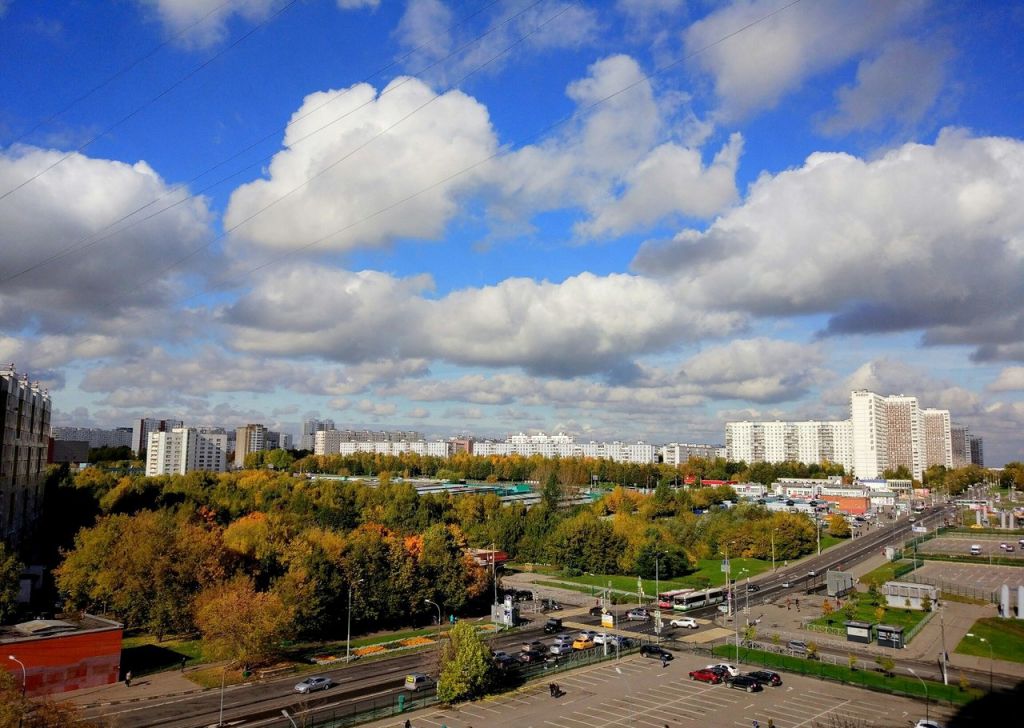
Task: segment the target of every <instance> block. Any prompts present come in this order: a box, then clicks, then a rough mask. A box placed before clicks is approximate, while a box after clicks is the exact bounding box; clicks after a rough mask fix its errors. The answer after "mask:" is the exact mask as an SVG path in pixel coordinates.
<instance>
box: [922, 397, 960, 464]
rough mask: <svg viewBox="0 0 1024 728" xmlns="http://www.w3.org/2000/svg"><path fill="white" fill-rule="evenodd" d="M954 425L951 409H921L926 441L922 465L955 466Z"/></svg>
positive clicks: (924, 439)
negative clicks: (950, 414) (950, 413)
mask: <svg viewBox="0 0 1024 728" xmlns="http://www.w3.org/2000/svg"><path fill="white" fill-rule="evenodd" d="M952 429H953V425H952V421H951V419H950V416H949V410H943V409H923V410H921V438H922V440H923V442H924V458H923V462H922V463H921V465H922V467H923V468H924V469H925V470H927V469H928V468H930V467H931V466H932V465H942V466H944V467H946V468H952V467H953V432H952Z"/></svg>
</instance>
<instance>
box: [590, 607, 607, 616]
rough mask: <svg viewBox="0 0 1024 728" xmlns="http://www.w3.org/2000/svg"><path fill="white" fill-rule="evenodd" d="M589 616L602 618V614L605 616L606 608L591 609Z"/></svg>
mask: <svg viewBox="0 0 1024 728" xmlns="http://www.w3.org/2000/svg"><path fill="white" fill-rule="evenodd" d="M588 614H589V615H590V616H591V617H600V616H601V615H602V614H604V607H591V608H590V611H589V612H588Z"/></svg>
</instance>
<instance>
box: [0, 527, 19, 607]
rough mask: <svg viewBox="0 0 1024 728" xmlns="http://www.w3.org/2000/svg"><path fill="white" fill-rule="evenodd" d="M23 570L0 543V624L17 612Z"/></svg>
mask: <svg viewBox="0 0 1024 728" xmlns="http://www.w3.org/2000/svg"><path fill="white" fill-rule="evenodd" d="M23 568H24V567H23V566H22V564H21V562H20V561H18V557H17V555H16V554H15V553H14V552H13V551H9V550H8V549H7V546H6V545H5V544H4V542H3V541H0V624H3V623H4V622H6V621H7V620H8V619H10V618H11V617H13V616H14V614H15V612H16V611H17V608H18V602H17V600H18V592H19V591H20V589H21V584H20V579H21V572H22V569H23Z"/></svg>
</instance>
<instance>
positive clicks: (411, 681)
mask: <svg viewBox="0 0 1024 728" xmlns="http://www.w3.org/2000/svg"><path fill="white" fill-rule="evenodd" d="M432 687H434V678H432V677H430V675H427V674H425V673H422V672H410V673H409V674H408V675H406V676H405V689H406V690H412V691H413V692H414V693H418V692H419V691H420V690H429V689H430V688H432Z"/></svg>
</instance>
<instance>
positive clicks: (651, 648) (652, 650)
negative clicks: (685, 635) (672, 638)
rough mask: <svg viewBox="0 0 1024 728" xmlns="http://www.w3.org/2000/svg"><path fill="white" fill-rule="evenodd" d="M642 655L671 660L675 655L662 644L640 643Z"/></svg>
mask: <svg viewBox="0 0 1024 728" xmlns="http://www.w3.org/2000/svg"><path fill="white" fill-rule="evenodd" d="M640 656H641V657H656V658H658V659H659V660H671V659H673V658H674V657H675V655H673V654H672V653H671V652H669V651H668V650H666V649H665V648H664V647H662V646H661V645H640Z"/></svg>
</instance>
